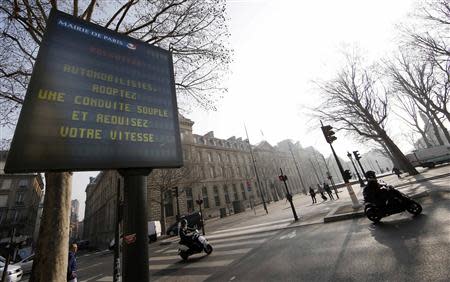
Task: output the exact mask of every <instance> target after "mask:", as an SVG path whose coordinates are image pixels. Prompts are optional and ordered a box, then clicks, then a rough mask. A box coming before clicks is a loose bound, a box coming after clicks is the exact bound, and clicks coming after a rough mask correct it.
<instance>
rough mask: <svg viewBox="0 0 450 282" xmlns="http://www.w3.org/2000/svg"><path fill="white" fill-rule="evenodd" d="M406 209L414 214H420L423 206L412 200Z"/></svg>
mask: <svg viewBox="0 0 450 282" xmlns="http://www.w3.org/2000/svg"><path fill="white" fill-rule="evenodd" d="M406 210H407V211H408V212H410V213H412V214H413V215H419V214H420V213H421V212H422V206H421V205H420V204H419V203H417V202H416V201H412V200H411V202H410V203H409V204H408V206H407V207H406Z"/></svg>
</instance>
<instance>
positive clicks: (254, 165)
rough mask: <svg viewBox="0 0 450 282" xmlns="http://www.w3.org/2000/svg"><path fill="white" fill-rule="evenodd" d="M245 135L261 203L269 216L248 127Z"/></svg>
mask: <svg viewBox="0 0 450 282" xmlns="http://www.w3.org/2000/svg"><path fill="white" fill-rule="evenodd" d="M244 127H245V125H244ZM245 134H246V135H247V140H248V146H249V147H250V155H251V157H252V162H253V168H254V169H255V175H256V180H257V182H258V190H259V194H260V195H261V201H262V203H263V206H264V210H265V211H266V214H269V211H268V210H267V205H266V200H265V199H264V194H263V191H262V189H261V180H260V179H259V174H258V169H257V168H256V161H255V157H254V156H253V149H252V145H251V144H250V139H249V138H248V133H247V127H245Z"/></svg>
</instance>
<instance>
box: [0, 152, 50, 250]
mask: <svg viewBox="0 0 450 282" xmlns="http://www.w3.org/2000/svg"><path fill="white" fill-rule="evenodd" d="M6 155H7V151H0V242H6V241H7V240H9V237H8V236H9V234H10V231H11V229H12V227H13V226H15V227H16V236H17V237H19V238H21V239H22V240H27V242H28V243H30V244H31V243H32V242H33V241H34V242H36V239H37V233H36V232H35V229H36V226H38V225H39V223H40V212H39V211H40V210H41V209H40V203H41V199H42V198H43V195H44V192H43V189H44V184H43V181H42V178H41V175H40V174H36V173H16V174H5V173H4V170H3V169H4V164H5V161H6Z"/></svg>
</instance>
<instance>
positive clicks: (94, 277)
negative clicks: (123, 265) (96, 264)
mask: <svg viewBox="0 0 450 282" xmlns="http://www.w3.org/2000/svg"><path fill="white" fill-rule="evenodd" d="M101 276H103V274H97V275H94V276H91V277H89V278H86V279H84V280H78V282H87V281H89V280H94V279H97V278H100V277H101Z"/></svg>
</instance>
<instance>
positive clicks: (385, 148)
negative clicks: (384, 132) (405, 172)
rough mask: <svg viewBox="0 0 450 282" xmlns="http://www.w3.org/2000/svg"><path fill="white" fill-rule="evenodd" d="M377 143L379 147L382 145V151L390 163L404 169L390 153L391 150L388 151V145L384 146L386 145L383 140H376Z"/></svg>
mask: <svg viewBox="0 0 450 282" xmlns="http://www.w3.org/2000/svg"><path fill="white" fill-rule="evenodd" d="M378 143H380V145H381V147H383V150H384V152H385V153H386V156H387V157H388V158H389V159H391V162H392V165H393V166H395V167H398V168H399V169H404V168H403V167H402V166H401V165H400V164H399V162H398V161H397V160H396V159H395V158H394V156H393V155H392V153H391V151H389V149H388V147H386V145H385V144H384V143H383V141H381V140H380V141H378Z"/></svg>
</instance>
